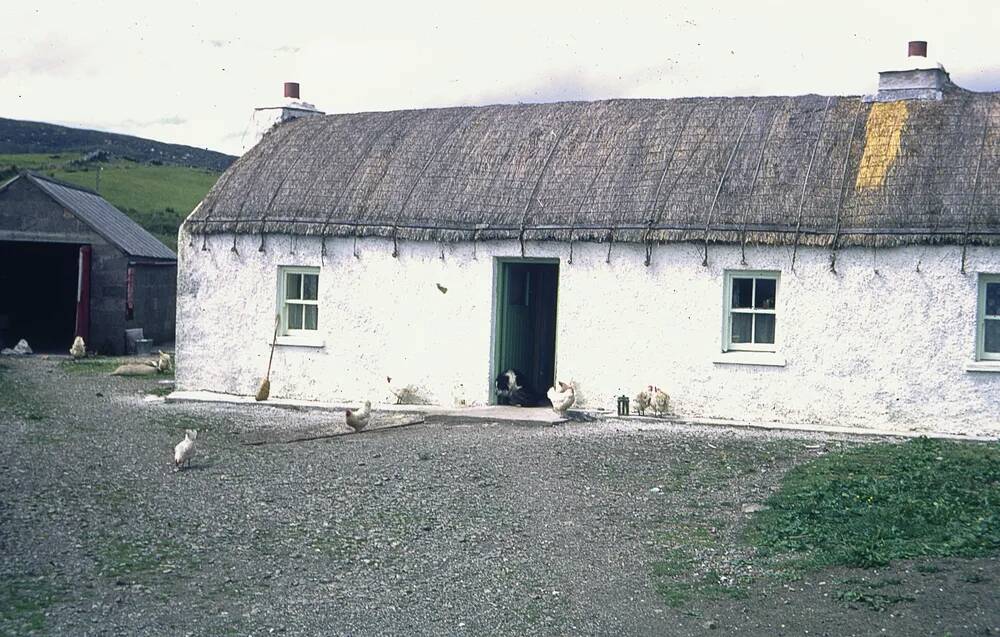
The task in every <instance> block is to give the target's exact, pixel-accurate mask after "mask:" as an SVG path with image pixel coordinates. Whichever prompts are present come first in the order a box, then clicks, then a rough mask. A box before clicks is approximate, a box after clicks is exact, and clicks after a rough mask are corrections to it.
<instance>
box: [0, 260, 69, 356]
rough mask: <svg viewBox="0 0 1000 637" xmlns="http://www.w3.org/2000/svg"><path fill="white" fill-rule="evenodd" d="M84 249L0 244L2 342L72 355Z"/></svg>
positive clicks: (0, 338)
mask: <svg viewBox="0 0 1000 637" xmlns="http://www.w3.org/2000/svg"><path fill="white" fill-rule="evenodd" d="M78 255H79V246H78V245H75V244H65V243H28V242H13V241H0V343H2V346H3V347H13V346H14V345H15V344H16V343H17V341H18V340H19V339H22V338H23V339H25V340H27V341H28V344H29V345H31V348H32V349H33V350H35V351H41V352H44V351H50V352H53V351H63V350H68V349H69V346H70V345H71V344H72V343H73V336H74V334H73V330H74V328H75V321H76V287H77V269H78V261H77V260H78Z"/></svg>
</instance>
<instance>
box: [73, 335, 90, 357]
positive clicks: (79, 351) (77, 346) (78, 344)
mask: <svg viewBox="0 0 1000 637" xmlns="http://www.w3.org/2000/svg"><path fill="white" fill-rule="evenodd" d="M69 355H70V356H72V357H73V360H77V359H80V358H83V357H84V356H86V355H87V346H86V344H84V342H83V337H82V336H77V337H76V338H74V339H73V347H71V348H69Z"/></svg>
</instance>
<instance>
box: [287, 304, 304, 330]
mask: <svg viewBox="0 0 1000 637" xmlns="http://www.w3.org/2000/svg"><path fill="white" fill-rule="evenodd" d="M288 329H290V330H301V329H302V306H301V305H298V304H297V303H289V304H288Z"/></svg>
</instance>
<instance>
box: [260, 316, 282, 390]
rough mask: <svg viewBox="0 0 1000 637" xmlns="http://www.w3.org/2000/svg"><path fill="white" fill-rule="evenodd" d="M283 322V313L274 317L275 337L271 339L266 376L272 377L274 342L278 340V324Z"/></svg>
mask: <svg viewBox="0 0 1000 637" xmlns="http://www.w3.org/2000/svg"><path fill="white" fill-rule="evenodd" d="M280 323H281V315H280V314H278V315H277V316H275V317H274V338H272V339H271V357H270V358H268V359H267V374H266V375H265V376H264V378H271V361H273V360H274V344H275V343H277V342H278V325H279V324H280Z"/></svg>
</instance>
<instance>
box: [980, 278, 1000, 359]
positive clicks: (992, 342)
mask: <svg viewBox="0 0 1000 637" xmlns="http://www.w3.org/2000/svg"><path fill="white" fill-rule="evenodd" d="M976 318H977V321H976V337H977V343H976V358H977V359H978V360H987V361H998V360H1000V274H980V275H979V309H978V311H977V313H976Z"/></svg>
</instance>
